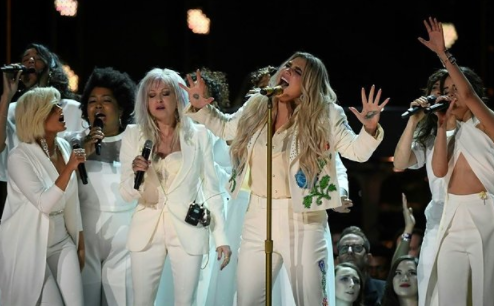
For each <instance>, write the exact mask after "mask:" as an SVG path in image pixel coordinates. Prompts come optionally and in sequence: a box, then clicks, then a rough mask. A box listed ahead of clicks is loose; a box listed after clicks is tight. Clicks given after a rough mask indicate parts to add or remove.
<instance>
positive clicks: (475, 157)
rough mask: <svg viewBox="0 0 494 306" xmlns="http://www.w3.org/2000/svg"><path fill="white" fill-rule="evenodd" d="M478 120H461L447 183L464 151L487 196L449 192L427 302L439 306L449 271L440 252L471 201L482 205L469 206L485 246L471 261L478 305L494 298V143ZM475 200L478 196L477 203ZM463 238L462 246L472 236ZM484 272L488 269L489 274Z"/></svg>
mask: <svg viewBox="0 0 494 306" xmlns="http://www.w3.org/2000/svg"><path fill="white" fill-rule="evenodd" d="M478 123H479V121H478V119H476V118H475V117H472V118H471V119H469V120H468V121H466V122H459V123H458V124H459V125H460V126H459V129H458V132H457V133H456V135H455V138H454V139H455V147H454V158H452V159H451V160H450V164H449V172H448V174H447V175H446V177H445V180H446V184H447V183H448V182H449V178H450V177H451V173H452V171H453V169H454V165H455V163H456V161H457V159H458V157H459V155H460V154H463V156H464V157H465V159H466V160H467V162H468V164H469V165H470V167H471V168H472V170H473V171H474V173H475V174H476V175H477V177H478V178H479V179H480V181H481V182H482V184H483V186H484V187H485V188H486V190H487V199H486V200H482V201H479V195H478V194H475V195H466V196H455V195H451V194H449V195H447V198H446V201H445V205H444V211H443V216H442V219H441V224H440V227H439V233H438V238H437V239H438V243H437V245H436V248H435V252H434V259H435V265H434V267H433V269H432V271H431V276H430V280H429V285H428V287H427V295H426V302H425V305H437V303H439V305H446V303H444V301H438V295H437V281H438V274H441V273H448V272H447V270H446V271H438V270H437V268H438V262H437V260H438V259H437V254H438V253H439V252H440V250H441V248H442V243H443V240H444V239H445V237H446V238H447V235H448V232H447V231H448V229H450V227H453V228H454V227H456V226H458V224H453V222H457V221H455V220H456V219H455V215H456V214H457V213H462V212H457V210H458V207H459V206H460V205H470V203H472V204H474V203H476V202H478V203H479V204H478V205H476V206H474V205H471V206H472V207H468V212H469V214H470V216H471V218H472V222H473V224H474V225H475V227H476V230H477V233H478V235H479V236H480V239H481V244H482V247H481V248H480V249H478V248H477V249H475V252H481V253H482V254H476V256H477V258H482V260H481V261H482V262H478V261H479V260H478V259H473V257H471V258H470V259H469V261H468V262H467V264H468V263H469V264H470V267H471V268H472V275H471V278H472V290H473V293H472V295H474V296H478V297H480V298H481V300H477V301H478V302H477V304H476V305H490V304H491V303H492V301H493V300H494V291H493V290H492V288H494V273H492V271H494V258H493V257H492V254H494V223H493V222H492V220H493V219H494V204H493V201H492V194H493V193H494V180H492V173H494V143H493V142H492V140H491V139H490V138H489V137H488V136H487V135H486V134H485V133H483V132H482V131H481V130H479V129H478V128H477V124H478ZM448 197H451V198H452V200H451V201H448ZM473 199H475V201H476V202H475V201H474V200H473ZM462 210H463V208H462ZM462 239H463V244H462V246H466V245H467V244H466V241H467V240H468V239H469V237H468V235H467V234H465V237H462ZM448 247H449V246H448ZM471 260H476V261H477V263H478V264H480V268H479V269H475V270H473V267H474V265H475V266H476V264H477V263H476V264H474V265H472V262H471ZM457 265H458V264H457ZM458 266H460V265H458ZM457 268H458V267H457ZM483 271H486V273H484V272H483ZM474 273H475V274H474ZM449 279H450V280H451V281H452V282H462V281H464V280H459V279H453V278H449ZM465 281H466V280H465ZM451 294H453V293H451ZM455 303H456V304H455V305H459V304H457V303H458V302H455Z"/></svg>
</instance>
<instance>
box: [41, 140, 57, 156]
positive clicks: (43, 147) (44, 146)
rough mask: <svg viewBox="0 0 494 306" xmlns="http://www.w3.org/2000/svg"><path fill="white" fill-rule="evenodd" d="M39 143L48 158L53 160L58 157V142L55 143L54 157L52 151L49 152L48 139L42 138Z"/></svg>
mask: <svg viewBox="0 0 494 306" xmlns="http://www.w3.org/2000/svg"><path fill="white" fill-rule="evenodd" d="M39 142H40V143H41V148H42V149H43V151H44V152H45V154H46V156H48V158H51V157H54V156H56V155H57V143H56V142H55V148H54V149H53V155H50V151H48V144H47V143H46V139H44V138H41V139H40V140H39Z"/></svg>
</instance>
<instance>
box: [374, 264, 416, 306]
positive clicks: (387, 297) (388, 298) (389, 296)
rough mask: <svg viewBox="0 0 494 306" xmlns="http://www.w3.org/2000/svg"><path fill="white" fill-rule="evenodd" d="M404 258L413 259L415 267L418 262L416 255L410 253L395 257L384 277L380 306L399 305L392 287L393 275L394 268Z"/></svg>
mask: <svg viewBox="0 0 494 306" xmlns="http://www.w3.org/2000/svg"><path fill="white" fill-rule="evenodd" d="M405 260H408V261H413V262H414V263H415V268H417V266H418V264H419V259H418V258H417V257H413V256H410V255H403V256H400V257H398V258H397V259H396V261H395V262H393V265H392V267H391V270H389V274H388V277H387V278H386V286H385V289H384V295H383V301H382V306H396V305H400V302H399V300H398V296H397V295H396V292H395V290H394V288H393V278H394V277H395V272H396V269H397V268H398V265H399V264H400V263H401V262H402V261H405ZM417 297H418V293H417Z"/></svg>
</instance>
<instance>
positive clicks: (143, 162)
mask: <svg viewBox="0 0 494 306" xmlns="http://www.w3.org/2000/svg"><path fill="white" fill-rule="evenodd" d="M179 84H181V85H183V86H184V85H185V82H184V81H183V80H182V78H181V77H180V76H179V75H178V74H177V73H176V72H175V71H173V70H171V69H158V68H155V69H152V70H150V71H149V72H148V73H147V74H146V76H145V77H144V78H143V79H142V80H141V82H140V83H139V86H138V92H137V98H136V105H135V109H134V113H135V119H136V124H135V125H129V126H127V129H126V130H125V132H124V135H123V138H122V148H121V150H120V161H121V163H122V178H121V183H120V191H121V193H122V196H123V197H124V199H126V200H127V201H131V200H133V199H137V200H138V205H137V208H136V209H135V212H134V215H133V217H132V222H131V226H130V232H129V238H128V242H127V247H128V248H129V250H130V252H131V263H132V279H133V286H134V303H135V305H154V301H155V298H156V293H157V290H158V285H159V282H160V277H161V272H162V269H163V265H164V261H165V259H166V258H168V259H169V260H170V263H171V269H172V272H173V286H174V296H175V305H176V306H178V305H184V306H185V305H192V304H193V300H194V297H195V292H196V287H197V284H198V281H199V273H200V269H201V263H202V260H203V254H207V253H208V250H209V239H210V235H212V236H213V239H214V244H215V245H216V250H217V257H216V258H208V259H207V260H215V259H217V260H222V266H221V268H224V267H225V266H226V265H227V264H228V263H229V260H230V255H231V250H230V247H229V245H228V242H227V239H226V234H225V231H224V230H225V219H224V212H223V199H222V196H221V194H220V188H219V183H218V182H219V178H218V173H217V172H216V170H215V166H214V162H213V160H214V156H213V144H214V143H213V135H212V134H211V132H209V131H208V130H207V129H206V128H205V127H204V126H202V125H198V124H195V123H194V122H193V121H192V120H191V119H190V118H188V117H185V116H183V110H184V108H185V107H186V106H187V105H188V103H189V102H188V98H187V92H186V91H185V90H184V89H182V88H180V86H179ZM148 141H150V142H151V144H152V145H153V147H152V149H151V154H150V156H149V159H146V158H144V157H143V156H142V155H145V154H143V153H146V150H147V148H146V147H145V146H144V145H145V143H146V142H148ZM148 143H149V142H148ZM141 171H142V172H143V173H144V177H143V180H142V181H141V182H139V181H138V180H136V178H137V174H138V173H141ZM135 185H136V186H135ZM134 187H137V188H138V189H135V188H134ZM203 204H204V205H203ZM207 212H209V215H210V222H209V219H208V218H207V215H204V214H203V213H207ZM168 255H169V256H168ZM207 260H206V263H207Z"/></svg>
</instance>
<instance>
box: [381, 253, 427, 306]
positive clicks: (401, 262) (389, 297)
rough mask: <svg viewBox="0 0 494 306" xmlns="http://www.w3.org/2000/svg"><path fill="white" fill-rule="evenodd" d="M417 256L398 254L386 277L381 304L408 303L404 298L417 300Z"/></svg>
mask: <svg viewBox="0 0 494 306" xmlns="http://www.w3.org/2000/svg"><path fill="white" fill-rule="evenodd" d="M417 266H418V258H417V257H412V256H410V255H404V256H400V257H398V258H397V259H396V261H395V262H394V263H393V265H392V267H391V270H390V271H389V275H388V278H387V279H386V289H385V292H384V298H383V306H395V305H409V304H406V303H404V301H406V300H414V301H416V300H418V281H417Z"/></svg>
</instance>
